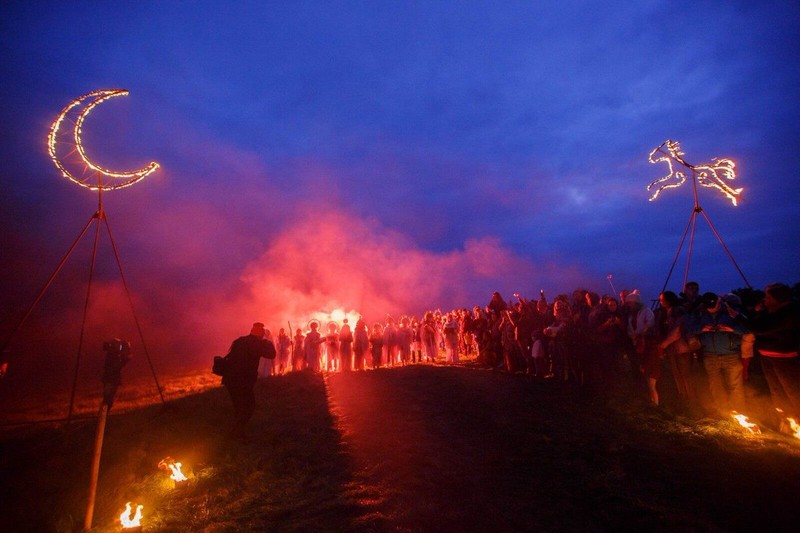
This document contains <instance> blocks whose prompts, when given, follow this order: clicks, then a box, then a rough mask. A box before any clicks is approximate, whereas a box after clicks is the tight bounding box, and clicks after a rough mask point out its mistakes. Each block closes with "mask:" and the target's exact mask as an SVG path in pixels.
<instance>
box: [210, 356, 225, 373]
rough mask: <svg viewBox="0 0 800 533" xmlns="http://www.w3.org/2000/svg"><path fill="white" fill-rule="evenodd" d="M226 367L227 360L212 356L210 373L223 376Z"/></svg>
mask: <svg viewBox="0 0 800 533" xmlns="http://www.w3.org/2000/svg"><path fill="white" fill-rule="evenodd" d="M227 366H228V358H227V357H222V356H220V355H215V356H214V363H213V364H212V365H211V372H212V373H214V374H216V375H218V376H224V375H225V370H226V367H227Z"/></svg>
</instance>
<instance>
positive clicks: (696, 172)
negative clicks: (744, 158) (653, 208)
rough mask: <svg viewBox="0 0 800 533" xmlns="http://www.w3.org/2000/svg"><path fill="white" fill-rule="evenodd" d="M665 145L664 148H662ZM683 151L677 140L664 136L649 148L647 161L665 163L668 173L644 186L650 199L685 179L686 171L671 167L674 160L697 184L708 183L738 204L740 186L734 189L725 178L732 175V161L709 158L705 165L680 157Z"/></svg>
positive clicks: (732, 178)
mask: <svg viewBox="0 0 800 533" xmlns="http://www.w3.org/2000/svg"><path fill="white" fill-rule="evenodd" d="M665 148H666V152H665V151H664V149H665ZM683 155H684V152H683V151H681V145H680V143H679V142H678V141H672V140H669V139H667V140H666V141H664V142H663V143H662V144H661V146H658V147H656V148H655V149H654V150H653V151H652V152H650V156H649V158H648V161H650V162H651V163H653V164H657V163H666V164H667V166H668V167H669V174H667V175H666V176H664V177H662V178H658V179H656V180H653V181H652V182H651V183H650V185H648V186H647V190H648V191H650V192H652V196H651V197H650V201H651V202H652V201H653V200H655V199H656V198H658V195H659V194H660V193H661V191H663V190H664V189H672V188H675V187H680V186H681V185H683V184H684V183H685V182H686V173H685V172H683V171H681V170H675V168H674V166H673V161H674V162H677V163H678V164H679V165H682V166H684V167H686V168H688V169H690V170H691V171H692V177H693V179H696V182H697V183H698V184H699V185H700V186H701V187H708V188H711V189H717V190H718V191H720V192H721V193H722V194H724V195H725V196H726V197H727V198H728V199H729V200H730V201H731V203H732V204H733V205H738V198H739V195H740V194H741V193H742V191H743V190H744V189H742V188H738V189H734V188H732V187H731V186H730V185H728V184H727V183H725V180H728V181H733V180H735V179H736V170H735V169H736V164H735V163H734V162H733V161H731V160H730V159H717V158H713V159H711V163H710V164H707V165H692V164H690V163H687V162H686V160H685V159H683Z"/></svg>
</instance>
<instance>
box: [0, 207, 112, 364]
mask: <svg viewBox="0 0 800 533" xmlns="http://www.w3.org/2000/svg"><path fill="white" fill-rule="evenodd" d="M96 217H97V214H94V215H92V217H91V218H90V219H89V222H87V223H86V226H84V228H83V230H82V231H81V232H80V234H79V235H78V237H77V238H76V239H75V242H73V243H72V246H70V247H69V250H68V251H67V253H66V254H64V257H63V258H62V259H61V262H60V263H58V266H57V267H56V269H55V270H54V271H53V274H52V275H51V276H50V278H49V279H48V280H47V283H45V284H44V287H42V290H41V291H39V294H38V295H37V296H36V299H35V300H34V301H33V303H32V304H31V306H30V307H29V308H28V311H27V312H26V313H25V316H23V317H22V320H20V321H19V323H17V325H16V326H15V327H14V330H13V331H12V332H11V335H9V336H8V338H7V339H6V341H5V342H4V343H3V347H2V348H0V354H2V353H4V352H5V351H6V349H7V348H8V347H9V346H10V345H11V341H13V340H14V336H15V335H16V334H17V332H18V331H19V330H20V329H22V326H23V325H24V324H25V322H27V321H28V318H30V316H31V314H32V313H33V310H34V309H35V308H36V306H37V305H38V304H39V301H40V300H41V299H42V297H43V296H44V293H45V292H47V289H49V288H50V285H52V284H53V281H54V280H55V279H56V276H58V273H59V272H61V269H62V268H64V265H65V264H66V262H67V259H69V256H70V255H72V252H73V251H74V250H75V248H76V247H77V246H78V243H79V242H80V241H81V239H82V238H83V236H84V235H85V234H86V232H87V231H88V229H89V226H91V225H92V222H94V219H95V218H96Z"/></svg>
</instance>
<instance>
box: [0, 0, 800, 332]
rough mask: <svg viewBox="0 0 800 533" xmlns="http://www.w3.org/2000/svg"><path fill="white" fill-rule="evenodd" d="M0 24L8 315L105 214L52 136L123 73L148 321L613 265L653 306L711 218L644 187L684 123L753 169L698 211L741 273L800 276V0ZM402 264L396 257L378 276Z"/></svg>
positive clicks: (125, 14) (482, 292)
mask: <svg viewBox="0 0 800 533" xmlns="http://www.w3.org/2000/svg"><path fill="white" fill-rule="evenodd" d="M0 14H1V15H2V16H0V49H2V56H1V57H2V61H0V76H2V78H1V79H2V80H3V81H2V83H1V84H0V95H1V96H2V99H3V102H4V105H3V107H2V109H0V124H2V126H3V127H2V130H0V136H1V139H2V142H0V180H1V181H2V190H3V202H2V204H3V205H2V209H0V217H1V218H0V222H2V224H3V226H2V230H0V245H2V248H3V250H4V254H3V259H2V263H0V265H1V266H2V268H3V279H2V283H3V288H4V291H5V292H6V293H7V294H8V297H7V298H6V299H5V302H4V304H3V305H4V307H5V309H4V310H3V319H4V320H5V321H9V320H11V319H12V317H15V316H19V313H20V309H21V308H23V307H24V306H25V305H26V304H27V303H28V302H29V301H30V300H31V299H32V298H33V296H34V295H35V293H36V290H37V289H38V288H39V287H40V286H41V284H42V283H43V282H44V280H45V279H46V277H47V276H48V275H49V273H50V272H51V270H52V268H53V267H54V266H55V264H56V263H57V262H58V259H59V258H60V257H61V255H62V254H63V253H64V251H65V250H66V248H68V246H69V244H70V243H71V241H72V239H74V237H75V235H76V234H77V232H78V231H79V229H80V228H81V227H82V226H83V224H84V223H85V221H86V220H87V218H88V216H89V215H90V214H91V213H92V210H93V209H94V207H95V205H96V199H95V197H94V196H93V195H92V194H90V193H88V192H86V191H84V190H80V189H79V188H77V187H75V186H72V185H71V184H69V183H68V182H66V181H65V180H63V179H61V178H60V177H59V175H58V173H57V171H56V169H55V167H54V166H53V165H52V164H51V162H50V161H49V159H48V157H47V153H46V146H45V141H46V135H47V130H48V127H49V125H50V123H51V122H52V120H53V119H54V118H55V116H56V115H57V114H58V112H59V111H60V110H61V109H62V108H63V107H64V106H65V105H66V104H67V103H68V102H69V101H70V100H72V99H73V98H76V97H78V96H80V95H82V94H84V93H87V92H90V91H93V90H96V89H99V88H112V87H122V88H126V89H128V90H130V92H131V94H130V96H128V97H127V98H118V99H114V100H112V101H109V102H107V103H105V104H103V106H101V107H100V108H98V109H97V111H95V113H93V114H92V115H91V118H90V119H89V120H87V124H86V126H85V140H86V144H87V147H88V149H89V150H90V152H91V154H92V155H93V156H94V157H95V158H96V159H97V160H100V161H101V162H102V163H103V164H105V166H108V167H114V168H119V169H126V168H134V167H138V166H143V165H144V164H145V163H147V162H149V161H151V160H156V161H158V162H160V163H161V164H162V166H163V169H162V170H160V171H159V172H158V173H156V174H155V175H154V176H152V177H150V178H148V179H147V180H145V181H144V182H142V183H141V184H139V185H137V186H136V187H134V188H132V189H130V190H125V191H119V192H114V193H110V194H109V195H108V196H107V203H106V208H107V209H108V211H109V216H110V217H111V221H112V224H113V227H114V229H115V236H116V237H117V238H118V239H119V240H120V243H118V244H120V247H121V249H122V252H123V261H124V262H125V264H126V267H127V269H128V270H129V272H130V277H131V282H132V285H134V287H137V288H138V291H137V294H138V295H139V296H138V298H140V300H141V301H140V305H142V306H143V307H144V308H145V309H150V310H151V311H152V310H153V308H157V309H169V310H171V312H173V311H174V313H176V314H180V309H181V308H182V307H183V306H192V307H195V308H196V307H198V306H203V304H202V302H204V301H207V302H218V301H220V300H228V303H229V304H230V305H232V306H233V305H239V304H241V305H243V306H244V305H245V304H244V303H243V302H244V301H245V300H247V301H248V305H249V304H253V305H256V304H254V302H256V303H257V305H259V306H263V305H273V303H274V300H275V299H278V298H290V299H294V300H297V301H300V300H304V301H305V302H306V303H305V304H304V305H300V304H298V305H297V306H296V307H291V308H289V307H286V306H285V305H283V306H282V305H278V307H277V308H278V309H279V310H280V311H281V312H282V313H285V314H292V313H295V314H297V315H303V313H305V312H306V311H307V310H308V309H310V308H312V307H315V306H317V307H326V306H343V307H346V308H348V309H349V308H357V309H365V308H369V307H370V305H369V304H368V303H367V304H365V302H364V300H365V299H367V300H370V301H372V302H373V304H374V305H373V306H372V307H371V309H372V311H373V312H375V309H376V308H381V305H382V306H384V307H386V310H387V312H401V311H404V310H408V311H413V312H416V311H418V310H419V309H420V307H421V306H423V305H426V304H427V302H429V304H428V305H430V306H432V307H437V306H444V307H450V306H471V305H473V304H475V303H485V301H486V300H488V296H489V293H490V292H491V290H494V289H495V288H497V289H500V290H501V291H503V292H505V293H506V295H508V296H510V294H511V292H513V291H515V290H518V291H520V292H523V293H525V294H528V295H535V294H536V293H538V289H539V288H540V287H543V288H546V289H547V290H548V291H549V292H551V293H552V292H569V291H571V290H572V289H574V288H576V287H578V286H584V287H586V288H588V289H591V290H595V291H598V292H604V291H607V290H609V286H608V282H607V279H606V275H607V274H609V273H613V275H614V283H615V285H616V288H617V290H619V289H621V288H634V287H637V288H639V289H640V290H642V292H643V293H644V294H645V296H646V297H647V298H651V297H655V295H656V293H657V291H658V290H659V289H660V288H661V285H662V284H663V282H664V280H665V277H666V273H667V270H668V268H669V266H670V264H671V262H672V259H673V255H674V253H675V251H676V249H677V246H678V242H679V239H680V236H681V234H682V232H683V229H684V227H685V225H686V222H687V220H688V217H689V214H690V212H691V207H692V195H691V191H690V189H689V187H684V188H681V189H676V190H670V191H666V192H665V193H664V194H663V195H662V197H661V198H660V199H659V200H658V201H657V202H648V201H647V198H648V194H647V191H646V190H645V186H646V185H647V184H648V183H649V182H650V181H651V180H653V179H655V178H656V177H659V176H661V175H663V174H664V170H665V167H663V166H655V165H650V164H649V163H648V162H647V156H648V153H649V152H650V150H652V149H653V148H654V147H655V146H658V145H659V144H661V143H662V142H663V141H664V140H666V139H668V138H670V139H677V140H680V141H681V142H682V145H683V148H684V150H685V152H686V156H685V157H686V159H687V160H689V161H690V162H694V163H701V162H707V161H709V160H710V159H711V158H712V157H730V158H732V159H734V160H735V161H736V163H737V170H738V173H739V180H738V185H739V186H741V187H744V189H745V191H744V195H743V200H742V202H741V206H740V207H737V208H734V207H733V206H731V204H730V203H729V202H728V201H727V200H725V199H724V198H723V197H722V196H720V195H718V194H715V193H714V192H713V191H708V190H702V191H701V204H702V205H703V206H704V208H705V210H706V212H707V213H708V215H709V216H710V217H711V220H712V221H713V222H714V224H715V225H716V227H717V229H718V230H719V231H720V233H721V234H722V236H723V238H724V239H725V241H726V243H727V244H728V246H729V248H730V250H731V251H732V253H733V254H734V256H735V257H736V259H737V260H738V262H739V264H740V266H741V267H742V269H743V271H744V273H745V275H746V276H747V277H748V279H749V280H750V282H751V283H752V284H753V285H755V286H759V287H763V285H765V284H766V283H769V282H772V281H776V280H781V281H785V282H788V283H794V282H796V281H798V280H800V268H799V267H798V265H800V261H799V260H798V259H800V257H799V256H800V254H798V246H797V238H798V224H800V215H799V214H798V209H797V203H798V198H799V196H800V195H798V193H799V192H800V182H798V179H797V177H798V171H797V169H798V161H797V152H798V148H800V146H798V144H799V143H798V141H800V120H799V119H800V116H799V115H800V114H799V113H798V111H799V109H800V104H798V98H797V95H798V94H800V83H798V82H800V67H799V66H798V64H799V63H798V61H797V54H798V50H800V46H798V45H800V7H798V4H797V3H796V2H789V1H786V2H755V3H754V2H694V1H692V2H655V1H642V2H606V3H604V4H602V5H601V4H598V3H597V2H577V1H570V0H561V1H558V2H500V3H498V2H469V1H466V2H465V1H458V2H327V1H325V2H323V1H320V2H275V3H272V2H252V3H245V2H202V1H200V2H197V1H195V2H135V3H114V2H111V3H108V2H102V3H101V2H85V3H82V2H69V3H66V2H5V3H4V7H2V8H0ZM321 241H324V242H321ZM292 242H294V243H295V244H294V245H292V244H290V243H292ZM694 250H695V255H694V257H693V261H692V266H691V270H690V277H691V278H694V279H697V280H698V281H700V283H701V288H702V289H704V290H706V289H707V290H714V291H718V292H726V291H728V290H729V289H731V288H734V287H740V286H742V285H744V282H743V281H742V280H741V278H740V277H739V275H738V273H737V272H736V270H735V269H734V268H733V266H732V265H731V264H730V262H729V261H728V260H727V258H726V257H725V255H724V253H723V252H722V249H721V247H720V246H719V244H718V243H717V242H716V240H714V239H713V237H712V236H711V232H710V230H709V229H708V227H707V226H706V224H705V222H704V221H703V220H700V222H699V224H698V228H697V239H696V242H695V248H694ZM6 252H7V253H6ZM371 253H372V254H377V255H370V254H371ZM354 254H355V255H356V256H357V259H356V260H354V261H353V260H352V256H353V255H354ZM81 257H83V258H84V259H76V261H77V262H78V263H81V264H82V262H83V263H85V262H86V260H85V255H83V256H81ZM406 261H408V262H410V263H413V266H411V267H409V268H407V269H403V268H401V265H403V263H404V262H406ZM387 265H393V266H395V267H397V269H398V270H397V272H391V273H389V274H386V276H384V277H383V278H381V277H380V275H378V274H376V273H375V270H376V269H380V268H383V271H385V270H386V268H388V267H387ZM684 266H685V260H683V259H682V260H681V261H679V264H678V267H677V269H676V273H675V274H673V281H672V282H671V283H670V287H669V288H671V289H673V290H676V291H677V290H679V289H680V283H681V281H682V279H683V272H684ZM81 269H82V270H79V271H76V272H78V273H76V274H74V287H73V288H76V287H79V286H80V283H79V279H80V276H81V275H83V276H85V268H84V267H83V266H81ZM326 269H329V270H326ZM109 272H110V273H107V275H106V277H107V279H108V280H113V279H114V276H113V275H112V274H113V270H110V271H109ZM281 272H285V274H282V273H281ZM289 272H290V274H289ZM303 273H307V275H305V276H304V274H303ZM367 274H369V275H368V276H367ZM365 276H366V277H368V278H369V280H368V281H364V279H365ZM67 277H68V276H67ZM321 278H325V279H321ZM430 278H434V280H431V279H430ZM101 279H102V273H101ZM337 280H341V282H342V283H343V284H344V285H345V286H346V287H347V290H343V291H341V292H337V289H336V282H337ZM395 283H397V284H400V285H402V286H401V287H400V288H397V287H394V288H389V287H387V286H386V285H387V284H395ZM365 284H366V285H367V287H366V288H365ZM455 285H461V286H462V287H454V286H455ZM318 286H321V287H322V289H321V290H318V291H316V292H315V288H318ZM356 286H358V287H361V289H353V287H356ZM401 289H402V290H401ZM75 290H77V289H75ZM281 291H288V292H281ZM393 291H397V293H395V292H393ZM403 291H405V292H406V293H414V294H415V295H416V296H415V297H409V296H403V295H401V293H402V292H403ZM67 293H68V291H66V292H65V294H67ZM167 293H169V294H170V296H165V294H167ZM377 293H380V294H381V295H382V297H384V299H383V300H380V305H378V304H377V303H375V302H376V297H375V295H376V294H377ZM76 294H82V293H80V291H78V292H76ZM354 294H355V296H354ZM248 295H249V297H252V298H255V300H252V299H251V300H248ZM81 297H82V296H81ZM64 300H65V301H69V297H67V296H64ZM154 301H157V302H158V303H153V302H154ZM406 307H407V308H410V309H404V308H406ZM257 308H259V307H257ZM261 308H263V307H261ZM247 309H248V310H250V309H251V307H248V308H247ZM381 309H382V308H381ZM214 312H218V313H222V312H223V311H222V310H221V309H217V308H215V309H214V310H208V315H204V316H203V318H202V319H198V324H202V321H203V320H214V319H215V318H214ZM238 318H239V317H237V319H238ZM300 318H301V317H298V318H297V319H298V320H299V319H300ZM184 319H185V317H184ZM250 321H251V320H250V318H249V316H247V317H242V319H241V322H244V323H248V322H250ZM200 327H202V326H200Z"/></svg>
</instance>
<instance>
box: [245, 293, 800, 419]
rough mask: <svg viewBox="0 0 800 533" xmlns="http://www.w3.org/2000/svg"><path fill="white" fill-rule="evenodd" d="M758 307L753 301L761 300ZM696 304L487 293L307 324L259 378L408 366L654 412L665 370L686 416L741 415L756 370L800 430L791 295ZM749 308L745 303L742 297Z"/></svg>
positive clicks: (729, 297)
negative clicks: (566, 388) (563, 388)
mask: <svg viewBox="0 0 800 533" xmlns="http://www.w3.org/2000/svg"><path fill="white" fill-rule="evenodd" d="M762 295H763V299H762V298H761V296H762ZM746 296H748V297H749V298H746V301H742V298H741V297H740V296H738V295H737V294H734V293H728V294H725V295H717V294H715V293H711V292H706V293H705V294H701V292H700V287H699V285H698V283H696V282H689V283H687V284H686V286H685V287H684V290H683V291H682V292H681V293H680V295H678V294H675V293H674V292H672V291H665V292H663V293H661V294H660V295H659V298H658V301H657V302H653V305H649V304H648V302H646V301H645V300H644V299H643V297H642V295H641V294H639V292H638V291H636V290H634V291H622V292H621V293H620V294H619V299H617V297H615V296H614V295H603V296H600V295H598V294H596V293H594V292H590V291H586V290H575V291H573V293H572V295H571V297H570V296H568V295H565V294H563V295H559V296H557V297H555V298H554V299H553V301H548V299H547V298H546V297H545V294H544V292H542V293H540V295H539V298H538V299H530V300H529V299H526V298H524V297H522V296H520V295H518V294H515V295H514V299H513V300H510V301H506V300H505V299H504V298H503V297H502V296H501V295H500V294H499V293H498V292H495V293H494V294H493V295H492V297H491V300H490V301H489V303H488V304H487V305H485V306H475V307H474V308H473V309H472V310H471V311H469V310H467V309H457V310H452V311H449V312H442V311H440V310H435V311H434V310H431V311H427V312H425V313H424V314H423V315H422V316H421V317H408V316H402V317H400V319H399V320H397V321H395V320H394V319H393V318H392V317H391V316H387V317H386V319H385V321H384V322H383V323H377V322H376V323H374V324H372V325H371V326H368V325H367V323H366V322H365V321H364V320H363V319H359V320H357V321H356V324H355V326H354V327H352V328H351V325H350V324H349V321H348V320H347V319H344V320H343V321H342V323H341V325H340V324H338V323H336V322H329V323H328V324H327V325H326V327H325V329H327V331H320V329H321V327H322V325H321V324H320V323H319V322H318V321H312V322H310V323H309V327H308V328H307V331H306V332H303V331H302V330H301V329H296V330H295V332H294V335H293V336H292V337H290V336H289V335H288V334H287V333H286V331H285V330H284V329H283V328H281V329H280V330H279V332H278V333H277V335H275V336H274V337H273V336H272V334H271V333H270V332H269V331H266V330H265V331H264V337H265V338H266V340H269V341H271V342H272V344H273V345H274V348H275V356H274V359H271V360H267V363H266V365H262V370H261V371H262V373H263V374H265V375H278V374H283V373H286V372H290V371H298V370H309V371H313V372H321V371H353V370H366V369H375V368H381V367H393V366H403V365H409V364H418V363H433V362H444V363H457V362H459V360H460V359H463V358H464V357H466V358H468V359H469V360H470V361H474V364H477V365H481V366H484V367H487V368H492V369H498V370H505V371H508V372H523V373H527V374H529V375H531V376H533V377H534V378H536V379H558V380H564V381H569V382H573V383H575V384H576V385H580V386H587V387H599V388H602V387H604V386H607V385H609V384H614V383H619V382H620V380H628V381H629V382H633V383H636V384H639V385H640V386H641V390H642V391H643V393H644V394H646V395H647V398H648V399H649V401H650V402H651V403H652V404H653V405H654V406H658V405H659V403H660V398H659V388H660V384H659V380H660V379H661V375H662V369H663V368H665V367H666V368H668V369H669V371H670V372H669V373H670V374H671V376H672V379H673V380H674V385H675V389H676V390H677V396H678V400H679V402H680V403H681V405H682V406H683V407H685V408H686V409H687V410H688V411H696V412H699V411H703V412H706V413H707V412H708V410H709V409H712V410H714V411H716V412H717V413H719V414H730V413H731V412H733V411H738V412H745V411H746V405H745V402H746V396H745V392H744V382H745V381H746V380H747V379H748V372H749V368H750V363H751V361H752V360H753V359H754V358H755V357H757V358H759V359H760V363H761V367H762V369H763V374H764V377H765V378H766V382H767V384H768V386H769V390H770V394H771V396H772V400H773V403H774V406H775V408H776V409H778V410H779V411H780V412H781V413H784V414H785V417H786V418H793V419H794V420H800V357H798V347H799V346H800V313H799V312H798V306H797V302H796V301H794V299H793V292H792V289H791V288H790V287H788V286H787V285H784V284H781V283H774V284H771V285H769V286H767V287H766V289H765V291H764V292H761V291H749V292H748V293H747V294H746ZM753 296H755V297H753ZM698 370H700V371H701V372H702V373H704V374H705V376H706V378H705V379H707V384H708V387H707V390H708V391H709V392H710V396H711V399H712V402H713V406H709V405H701V400H700V396H701V395H700V394H699V392H698V390H697V380H696V379H693V375H696V374H697V373H698Z"/></svg>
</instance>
